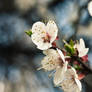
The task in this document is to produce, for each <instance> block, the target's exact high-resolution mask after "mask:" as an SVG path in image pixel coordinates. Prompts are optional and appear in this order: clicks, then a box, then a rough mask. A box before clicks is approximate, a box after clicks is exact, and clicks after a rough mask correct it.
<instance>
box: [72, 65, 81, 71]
mask: <svg viewBox="0 0 92 92" xmlns="http://www.w3.org/2000/svg"><path fill="white" fill-rule="evenodd" d="M73 67H74V68H75V69H76V70H80V69H81V67H80V66H79V65H74V66H73Z"/></svg>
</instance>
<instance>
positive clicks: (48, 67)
mask: <svg viewBox="0 0 92 92" xmlns="http://www.w3.org/2000/svg"><path fill="white" fill-rule="evenodd" d="M50 61H51V58H49V57H48V56H45V57H44V59H43V60H42V61H41V64H42V68H43V69H45V70H46V71H51V70H54V69H55V68H56V66H55V65H54V64H50V63H49V62H50Z"/></svg>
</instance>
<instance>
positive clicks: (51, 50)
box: [43, 49, 58, 56]
mask: <svg viewBox="0 0 92 92" xmlns="http://www.w3.org/2000/svg"><path fill="white" fill-rule="evenodd" d="M43 53H44V54H45V55H56V56H57V54H58V53H57V51H56V50H54V49H48V50H44V51H43Z"/></svg>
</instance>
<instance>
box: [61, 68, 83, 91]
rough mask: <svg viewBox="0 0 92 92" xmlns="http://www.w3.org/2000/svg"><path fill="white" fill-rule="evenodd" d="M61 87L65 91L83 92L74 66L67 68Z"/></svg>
mask: <svg viewBox="0 0 92 92" xmlns="http://www.w3.org/2000/svg"><path fill="white" fill-rule="evenodd" d="M61 87H62V89H63V90H64V92H81V90H82V85H81V82H80V81H79V80H78V75H77V73H76V70H75V69H74V68H73V67H71V68H70V69H67V71H66V73H65V75H64V79H63V81H62V82H61Z"/></svg>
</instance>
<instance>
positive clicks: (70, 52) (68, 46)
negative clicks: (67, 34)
mask: <svg viewBox="0 0 92 92" xmlns="http://www.w3.org/2000/svg"><path fill="white" fill-rule="evenodd" d="M64 47H65V50H66V51H67V53H68V55H69V56H72V55H74V54H75V52H76V51H75V49H74V42H73V40H71V41H70V42H69V44H68V43H65V45H64Z"/></svg>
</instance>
